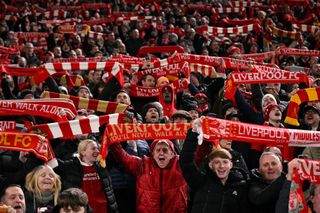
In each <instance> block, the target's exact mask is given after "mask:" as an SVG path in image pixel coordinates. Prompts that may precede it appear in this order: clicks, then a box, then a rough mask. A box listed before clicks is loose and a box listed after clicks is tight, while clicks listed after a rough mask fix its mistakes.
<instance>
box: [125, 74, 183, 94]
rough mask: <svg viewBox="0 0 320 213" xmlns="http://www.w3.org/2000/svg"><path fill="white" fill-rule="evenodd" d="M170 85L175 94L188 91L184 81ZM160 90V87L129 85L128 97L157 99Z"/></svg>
mask: <svg viewBox="0 0 320 213" xmlns="http://www.w3.org/2000/svg"><path fill="white" fill-rule="evenodd" d="M171 85H172V86H173V88H174V92H175V93H181V92H183V91H184V90H186V89H188V83H187V81H185V79H179V80H176V81H174V82H172V83H171ZM160 88H161V87H142V86H137V85H131V87H130V96H133V97H140V98H149V97H158V96H159V94H160Z"/></svg>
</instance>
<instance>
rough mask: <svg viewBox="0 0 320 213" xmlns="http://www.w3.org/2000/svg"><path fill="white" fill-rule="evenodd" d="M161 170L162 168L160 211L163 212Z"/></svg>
mask: <svg viewBox="0 0 320 213" xmlns="http://www.w3.org/2000/svg"><path fill="white" fill-rule="evenodd" d="M162 171H163V169H160V213H163V191H162V179H163V178H162Z"/></svg>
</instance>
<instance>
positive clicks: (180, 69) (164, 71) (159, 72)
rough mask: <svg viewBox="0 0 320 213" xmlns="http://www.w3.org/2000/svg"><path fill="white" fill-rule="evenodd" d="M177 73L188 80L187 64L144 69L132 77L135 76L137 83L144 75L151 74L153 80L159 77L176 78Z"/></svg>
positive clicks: (188, 69) (188, 68)
mask: <svg viewBox="0 0 320 213" xmlns="http://www.w3.org/2000/svg"><path fill="white" fill-rule="evenodd" d="M179 73H182V74H183V76H184V77H186V78H188V77H189V75H190V67H189V64H188V63H187V62H184V63H179V64H169V65H166V66H162V67H158V68H152V69H146V70H142V71H138V72H134V73H133V74H132V75H133V76H135V77H136V78H137V79H138V81H141V79H142V76H143V75H146V74H151V75H153V76H154V77H155V78H159V77H161V76H167V75H172V76H178V75H179Z"/></svg>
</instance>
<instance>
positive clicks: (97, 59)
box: [52, 57, 107, 63]
mask: <svg viewBox="0 0 320 213" xmlns="http://www.w3.org/2000/svg"><path fill="white" fill-rule="evenodd" d="M101 61H107V58H105V57H88V58H54V59H53V60H52V63H65V62H101Z"/></svg>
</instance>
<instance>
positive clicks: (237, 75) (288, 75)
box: [225, 66, 308, 103]
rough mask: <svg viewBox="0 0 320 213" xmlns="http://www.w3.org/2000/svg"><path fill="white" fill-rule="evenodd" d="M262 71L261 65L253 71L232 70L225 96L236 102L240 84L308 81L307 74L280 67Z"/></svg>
mask: <svg viewBox="0 0 320 213" xmlns="http://www.w3.org/2000/svg"><path fill="white" fill-rule="evenodd" d="M264 68H265V69H266V70H274V71H273V72H270V71H262V70H261V69H260V67H259V66H257V67H255V68H254V69H253V71H252V72H232V73H231V74H230V75H229V77H228V79H227V82H226V91H225V98H227V99H229V100H232V101H233V102H234V103H235V100H234V97H235V93H236V90H237V85H239V84H261V83H265V84H267V83H297V82H308V78H307V76H306V75H304V74H302V73H298V72H289V71H284V70H280V69H273V68H268V67H264Z"/></svg>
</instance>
